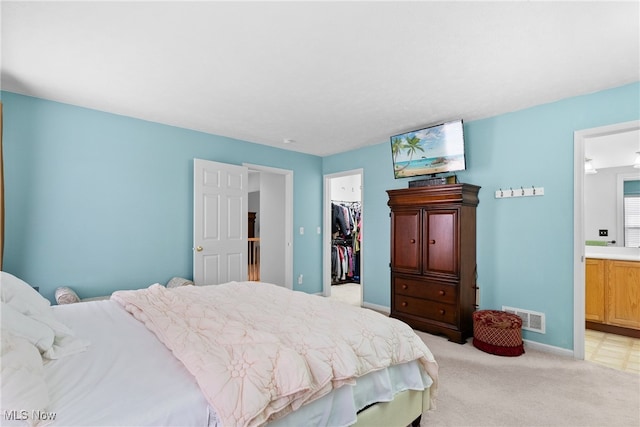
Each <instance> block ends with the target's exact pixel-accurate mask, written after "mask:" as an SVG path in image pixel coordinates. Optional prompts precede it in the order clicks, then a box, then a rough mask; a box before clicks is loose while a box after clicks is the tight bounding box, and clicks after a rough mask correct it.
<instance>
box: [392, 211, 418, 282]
mask: <svg viewBox="0 0 640 427" xmlns="http://www.w3.org/2000/svg"><path fill="white" fill-rule="evenodd" d="M421 217H422V212H421V210H420V209H412V210H406V211H405V210H403V211H397V212H393V213H392V214H391V235H392V236H393V239H392V241H391V268H392V270H393V271H395V272H404V273H420V270H421V265H420V256H421V243H420V229H421V226H420V224H421Z"/></svg>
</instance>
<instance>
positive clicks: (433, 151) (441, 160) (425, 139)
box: [391, 120, 466, 178]
mask: <svg viewBox="0 0 640 427" xmlns="http://www.w3.org/2000/svg"><path fill="white" fill-rule="evenodd" d="M391 154H392V156H393V173H394V176H395V178H409V177H414V176H423V175H432V176H435V174H438V173H446V172H455V171H461V170H464V169H465V168H466V163H465V153H464V131H463V126H462V120H455V121H451V122H446V123H441V124H438V125H434V126H429V127H426V128H423V129H417V130H413V131H410V132H406V133H401V134H399V135H395V136H392V137H391Z"/></svg>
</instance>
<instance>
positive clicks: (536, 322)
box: [502, 305, 545, 334]
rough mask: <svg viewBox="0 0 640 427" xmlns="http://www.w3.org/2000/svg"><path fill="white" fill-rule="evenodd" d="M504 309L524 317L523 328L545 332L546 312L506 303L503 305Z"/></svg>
mask: <svg viewBox="0 0 640 427" xmlns="http://www.w3.org/2000/svg"><path fill="white" fill-rule="evenodd" d="M502 311H506V312H507V313H511V314H516V315H518V316H520V318H521V319H522V329H526V330H527V331H533V332H538V333H541V334H544V333H545V321H544V313H539V312H537V311H531V310H525V309H522V308H513V307H505V306H504V305H503V306H502Z"/></svg>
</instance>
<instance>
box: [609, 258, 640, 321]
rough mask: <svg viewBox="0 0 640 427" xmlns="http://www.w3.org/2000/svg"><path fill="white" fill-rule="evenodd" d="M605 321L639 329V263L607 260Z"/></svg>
mask: <svg viewBox="0 0 640 427" xmlns="http://www.w3.org/2000/svg"><path fill="white" fill-rule="evenodd" d="M606 264H607V275H608V278H607V285H606V286H607V287H606V291H607V292H606V301H607V308H606V319H607V323H609V324H611V325H616V326H622V327H623V328H632V329H640V262H637V261H615V260H607V261H606Z"/></svg>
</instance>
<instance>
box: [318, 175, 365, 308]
mask: <svg viewBox="0 0 640 427" xmlns="http://www.w3.org/2000/svg"><path fill="white" fill-rule="evenodd" d="M362 182H363V170H362V169H355V170H350V171H345V172H339V173H334V174H329V175H325V176H324V191H323V193H324V204H323V206H324V213H323V219H324V221H323V225H324V226H323V228H324V234H323V242H324V244H323V295H324V296H325V297H332V298H335V299H338V300H341V301H344V302H346V303H348V304H351V305H356V306H358V307H361V306H362V301H363V294H364V293H363V286H364V277H363V274H362V273H363V270H362V259H363V258H362V254H363V248H364V245H363V241H364V239H363V229H364V227H363V223H364V215H363V203H362V202H363V200H362Z"/></svg>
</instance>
